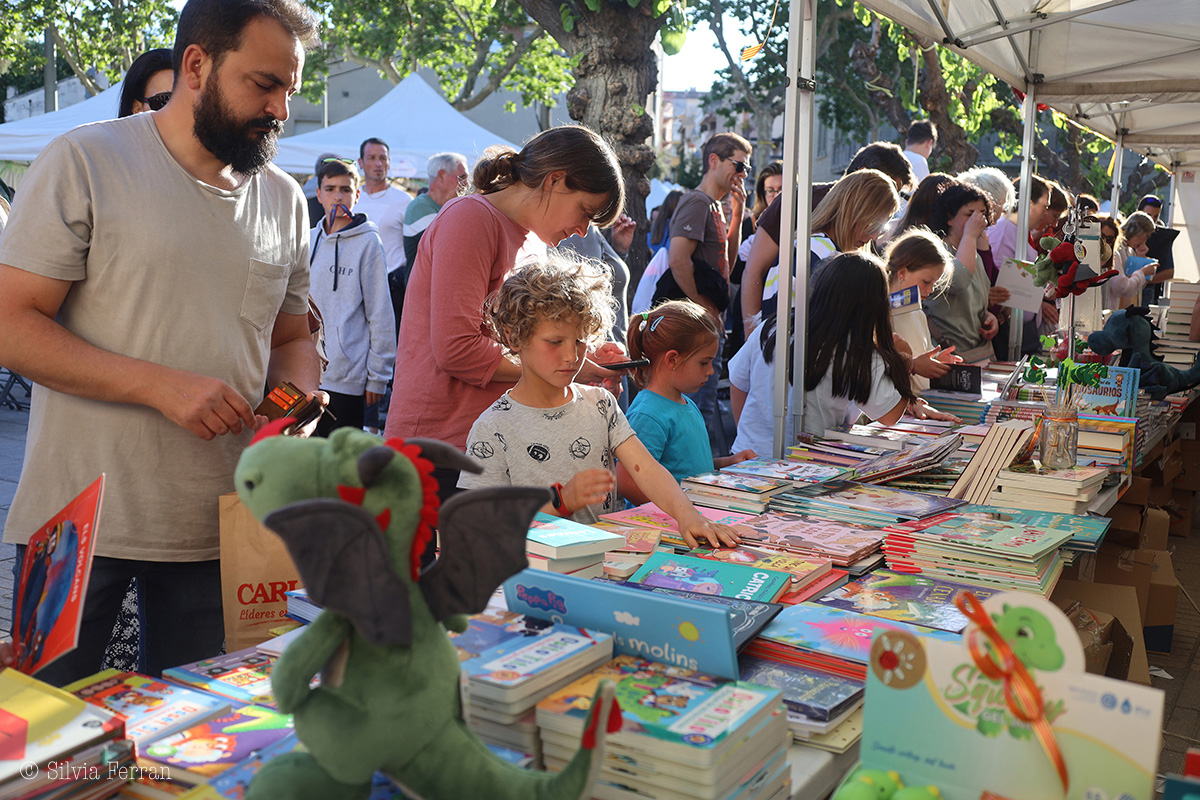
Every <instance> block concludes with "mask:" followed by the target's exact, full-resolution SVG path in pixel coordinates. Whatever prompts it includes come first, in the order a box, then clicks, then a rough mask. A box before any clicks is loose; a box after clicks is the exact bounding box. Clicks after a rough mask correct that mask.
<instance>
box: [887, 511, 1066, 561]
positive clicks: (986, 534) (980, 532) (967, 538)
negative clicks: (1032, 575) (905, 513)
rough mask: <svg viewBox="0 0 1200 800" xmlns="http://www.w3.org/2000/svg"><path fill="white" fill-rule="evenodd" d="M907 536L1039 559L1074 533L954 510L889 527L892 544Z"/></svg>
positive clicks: (1009, 555) (1011, 556) (889, 538)
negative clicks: (894, 540) (893, 541)
mask: <svg viewBox="0 0 1200 800" xmlns="http://www.w3.org/2000/svg"><path fill="white" fill-rule="evenodd" d="M905 538H919V539H932V540H935V541H937V542H939V543H941V544H943V545H947V546H948V545H957V546H959V547H963V548H968V549H971V550H981V551H985V552H989V553H995V554H999V555H1001V556H1002V557H1003V558H1023V559H1037V558H1039V557H1041V556H1044V555H1045V554H1047V553H1049V552H1050V551H1052V550H1055V549H1056V548H1058V547H1060V546H1062V545H1063V544H1065V543H1066V542H1067V541H1068V540H1069V539H1070V538H1071V534H1070V532H1068V531H1058V530H1051V529H1048V528H1040V527H1037V526H1034V525H1021V524H1018V523H1016V522H1006V521H1003V520H998V519H993V518H990V517H982V518H981V516H976V515H973V514H960V513H955V512H950V513H948V514H938V515H936V516H932V517H929V518H927V519H923V520H918V521H915V522H905V523H902V524H898V525H894V526H892V527H891V528H889V530H888V540H889V543H891V542H892V540H893V539H898V540H901V541H903V540H904V539H905Z"/></svg>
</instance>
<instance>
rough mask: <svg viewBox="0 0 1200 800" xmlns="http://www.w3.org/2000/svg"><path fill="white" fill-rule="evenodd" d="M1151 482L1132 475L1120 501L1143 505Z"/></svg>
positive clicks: (1148, 494)
mask: <svg viewBox="0 0 1200 800" xmlns="http://www.w3.org/2000/svg"><path fill="white" fill-rule="evenodd" d="M1197 405H1200V404H1197ZM1152 483H1153V481H1151V480H1150V479H1149V478H1143V477H1140V476H1137V475H1134V476H1133V477H1132V478H1130V479H1129V486H1128V487H1126V489H1125V491H1124V492H1122V493H1121V499H1120V503H1123V504H1125V505H1129V506H1145V505H1146V501H1147V500H1149V499H1150V485H1151V484H1152Z"/></svg>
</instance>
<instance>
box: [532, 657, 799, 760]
mask: <svg viewBox="0 0 1200 800" xmlns="http://www.w3.org/2000/svg"><path fill="white" fill-rule="evenodd" d="M603 680H611V681H613V682H614V683H616V685H617V690H616V698H617V702H618V703H619V704H620V706H621V717H622V723H621V729H620V730H619V731H617V732H616V733H613V734H611V738H610V741H611V742H613V743H614V746H620V747H627V748H629V749H630V750H633V751H635V752H652V753H654V754H656V755H658V756H659V757H661V758H663V759H668V760H671V761H675V762H677V763H682V764H690V765H692V766H695V767H707V766H710V765H711V764H713V763H715V762H716V761H717V760H718V759H719V758H720V756H722V755H724V754H725V753H726V752H727V751H728V750H729V748H730V747H731V746H732V745H734V744H736V743H737V742H739V741H740V740H741V739H743V738H744V737H745V735H746V733H747V732H748V731H752V730H754V728H755V727H756V726H757V725H758V724H759V723H761V722H762V721H763V720H765V719H766V718H767V717H768V716H770V715H771V714H772V713H773V712H774V711H775V710H776V707H777V706H778V705H779V703H780V692H779V690H778V689H770V688H766V687H761V686H756V685H754V684H751V683H744V682H741V681H737V680H722V679H720V678H718V677H716V676H713V675H706V674H703V673H698V672H696V671H694V670H688V669H680V668H678V667H671V666H667V665H665V664H661V663H658V662H655V661H647V660H645V659H640V658H633V657H631V656H618V657H617V658H614V659H613V660H612V661H610V662H608V663H607V664H604V665H602V666H601V667H599V668H597V669H595V670H593V671H592V672H591V673H590V674H589V675H587V676H585V677H583V678H581V679H579V680H578V681H575V682H574V683H572V684H570V685H569V686H567V687H565V688H563V689H560V690H559V691H557V692H555V693H554V694H552V695H550V696H549V697H547V698H546V699H544V700H542V701H541V702H539V703H538V706H537V722H538V725H539V726H541V727H544V728H549V729H550V730H555V731H562V732H566V733H580V732H582V730H583V726H584V723H585V721H586V719H587V715H588V711H589V710H590V707H591V701H592V697H593V695H594V693H595V690H596V687H597V686H598V685H599V683H600V681H603Z"/></svg>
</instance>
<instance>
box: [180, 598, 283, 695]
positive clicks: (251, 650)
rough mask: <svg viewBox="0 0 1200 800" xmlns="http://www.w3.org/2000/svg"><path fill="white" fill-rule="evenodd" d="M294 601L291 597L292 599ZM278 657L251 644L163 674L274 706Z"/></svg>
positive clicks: (215, 691)
mask: <svg viewBox="0 0 1200 800" xmlns="http://www.w3.org/2000/svg"><path fill="white" fill-rule="evenodd" d="M288 603H289V605H290V603H291V598H289V599H288ZM274 666H275V658H274V657H273V656H270V655H267V654H266V653H260V652H259V651H258V648H257V647H248V648H246V649H245V650H238V651H237V652H234V653H226V654H225V655H223V656H217V657H216V658H206V659H204V660H202V661H195V662H193V663H191V664H184V665H183V666H179V667H170V668H168V669H164V670H163V677H164V678H170V679H171V680H173V681H175V682H176V683H182V684H183V685H184V686H190V687H192V688H195V689H200V690H202V691H205V692H208V693H210V694H216V695H220V696H221V697H228V698H230V699H231V700H237V701H238V702H241V703H256V704H258V705H260V706H267V707H269V708H274V706H275V698H274V696H273V695H272V694H271V669H272V668H273V667H274Z"/></svg>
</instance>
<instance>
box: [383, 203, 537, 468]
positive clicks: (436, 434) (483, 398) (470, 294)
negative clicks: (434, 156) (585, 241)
mask: <svg viewBox="0 0 1200 800" xmlns="http://www.w3.org/2000/svg"><path fill="white" fill-rule="evenodd" d="M528 233H529V232H528V231H526V230H525V229H524V228H522V227H521V226H520V225H517V224H516V223H515V222H513V221H512V220H511V219H509V218H508V217H507V216H505V215H504V214H502V213H501V212H500V211H498V210H496V208H495V207H494V206H493V205H492V204H491V203H490V202H488V201H487V199H486V198H485V197H484V196H483V195H468V196H466V197H459V198H456V199H453V200H451V201H450V202H448V203H446V205H445V206H443V207H442V210H441V212H440V213H438V215H437V218H436V219H435V220H434V221H433V224H431V225H430V226H429V228H428V229H427V230H426V231H425V235H424V236H422V237H421V244H420V247H419V248H418V250H417V262H416V264H415V265H414V266H413V269H412V273H411V275H410V276H409V279H408V289H407V291H406V292H405V296H404V313H403V316H402V317H401V320H400V338H399V342H398V343H397V345H396V373H395V375H396V377H395V381H394V385H393V389H392V404H391V406H390V407H389V408H388V415H387V427H386V428H385V429H384V432H385V434H386V435H387V436H389V437H392V436H400V437H402V438H405V439H407V438H411V437H414V436H420V437H424V438H429V439H441V440H442V441H445V442H449V443H450V444H452V445H454V446H455V447H458V448H460V449H461V448H463V447H465V446H466V443H467V433H468V432H469V431H470V430H471V425H472V424H473V423H474V422H475V419H476V418H477V417H478V416H479V415H480V414H482V413H483V411H484V410H485V409H486V408H487V407H488V406H489V405H491V404H492V403H494V402H495V401H496V399H497V398H499V397H500V395H501V394H503V393H504V390H505V389H509V388H511V387H512V384H511V383H497V382H493V381H492V376H493V375H494V374H495V372H496V368H497V367H498V366H499V365H500V359H501V357H502V355H503V348H501V346H500V345H499V344H498V343H496V342H495V341H494V340H493V339H492V338H491V337H489V336H488V335H487V333H485V332H484V328H483V317H482V313H481V310H482V308H483V301H484V299H485V298H487V296H488V295H489V294H491V293H492V292H494V291H496V289H498V288H500V284H501V283H503V282H504V279H505V278H506V277H508V274H509V272H511V271H512V269H513V266H514V265H515V264H516V263H517V260H518V257H519V254H520V251H521V248H522V246H523V245H524V244H525V240H526V237H527V236H528Z"/></svg>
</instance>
